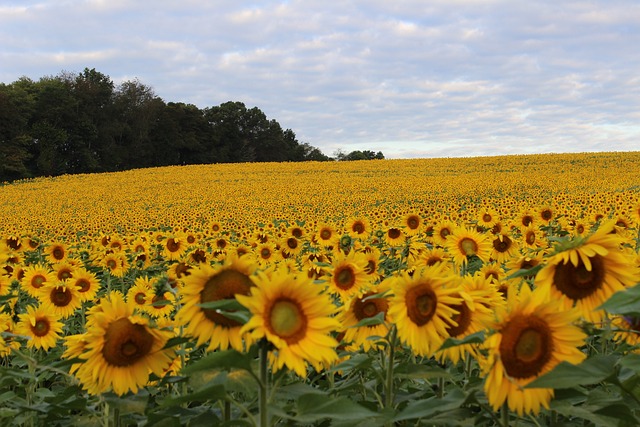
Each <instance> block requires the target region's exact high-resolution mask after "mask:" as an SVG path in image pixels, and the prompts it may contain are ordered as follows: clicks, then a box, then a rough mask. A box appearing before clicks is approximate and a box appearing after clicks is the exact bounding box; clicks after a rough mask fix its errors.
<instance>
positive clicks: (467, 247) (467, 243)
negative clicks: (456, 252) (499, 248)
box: [458, 237, 478, 256]
mask: <svg viewBox="0 0 640 427" xmlns="http://www.w3.org/2000/svg"><path fill="white" fill-rule="evenodd" d="M458 247H459V248H460V252H462V253H463V254H465V255H466V256H472V255H475V254H476V253H477V252H478V243H477V242H476V241H475V240H473V239H471V238H469V237H465V238H463V239H462V240H460V242H459V243H458Z"/></svg>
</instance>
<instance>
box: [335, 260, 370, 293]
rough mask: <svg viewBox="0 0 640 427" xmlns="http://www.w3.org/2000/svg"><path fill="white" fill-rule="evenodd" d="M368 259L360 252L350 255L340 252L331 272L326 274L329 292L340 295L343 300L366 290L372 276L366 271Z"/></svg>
mask: <svg viewBox="0 0 640 427" xmlns="http://www.w3.org/2000/svg"><path fill="white" fill-rule="evenodd" d="M367 263H368V261H367V260H366V258H365V257H364V255H363V254H362V253H360V252H355V251H351V252H349V254H348V255H345V254H342V253H340V254H338V255H337V256H336V257H335V258H334V259H333V262H332V263H331V269H330V271H329V274H328V275H327V276H325V278H326V280H327V286H328V289H329V292H330V293H332V294H334V295H339V296H340V298H341V299H342V300H343V301H347V300H349V299H350V298H351V297H353V296H354V295H359V294H361V293H362V292H363V291H364V287H365V286H366V285H367V284H368V283H369V279H370V276H369V275H368V274H367V272H366V271H365V268H366V266H367Z"/></svg>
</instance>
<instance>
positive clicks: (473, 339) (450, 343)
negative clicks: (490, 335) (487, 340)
mask: <svg viewBox="0 0 640 427" xmlns="http://www.w3.org/2000/svg"><path fill="white" fill-rule="evenodd" d="M483 342H484V331H478V332H476V333H475V334H470V335H467V336H466V337H464V338H460V339H458V338H452V337H449V338H447V339H446V340H445V342H444V343H442V345H441V346H440V349H439V350H438V351H440V350H445V349H447V348H450V347H456V346H459V345H463V344H482V343H483Z"/></svg>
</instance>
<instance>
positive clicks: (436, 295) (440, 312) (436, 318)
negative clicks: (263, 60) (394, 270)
mask: <svg viewBox="0 0 640 427" xmlns="http://www.w3.org/2000/svg"><path fill="white" fill-rule="evenodd" d="M456 280H457V276H455V275H453V274H450V273H448V272H445V271H444V270H443V269H442V268H440V267H436V266H434V267H421V268H418V269H416V270H415V271H413V274H409V273H408V272H403V273H402V274H401V275H399V276H396V277H390V278H388V279H386V280H384V281H383V282H382V283H383V284H385V283H386V284H388V285H389V286H390V287H391V291H392V295H393V296H392V297H391V298H390V300H389V315H390V316H391V318H392V319H393V320H394V322H395V324H396V327H397V328H398V337H399V338H400V340H401V341H402V342H404V343H405V344H406V345H408V346H409V347H411V349H412V350H413V352H414V353H415V354H417V355H418V356H432V355H433V353H434V352H435V351H436V350H438V348H440V346H441V345H442V343H443V342H444V340H445V339H446V338H448V337H449V333H448V332H447V329H448V328H451V327H453V326H455V325H456V324H455V322H454V321H453V320H452V319H453V317H454V316H455V315H456V314H457V313H458V312H457V311H456V310H455V309H454V308H453V307H455V306H456V305H458V304H460V303H461V302H462V298H460V296H459V289H458V287H457V286H455V283H456Z"/></svg>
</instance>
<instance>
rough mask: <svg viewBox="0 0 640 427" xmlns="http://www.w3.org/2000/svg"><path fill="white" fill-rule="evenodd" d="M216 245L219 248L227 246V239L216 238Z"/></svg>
mask: <svg viewBox="0 0 640 427" xmlns="http://www.w3.org/2000/svg"><path fill="white" fill-rule="evenodd" d="M216 246H217V247H219V248H220V249H224V248H226V247H227V241H226V240H225V239H218V240H216Z"/></svg>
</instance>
